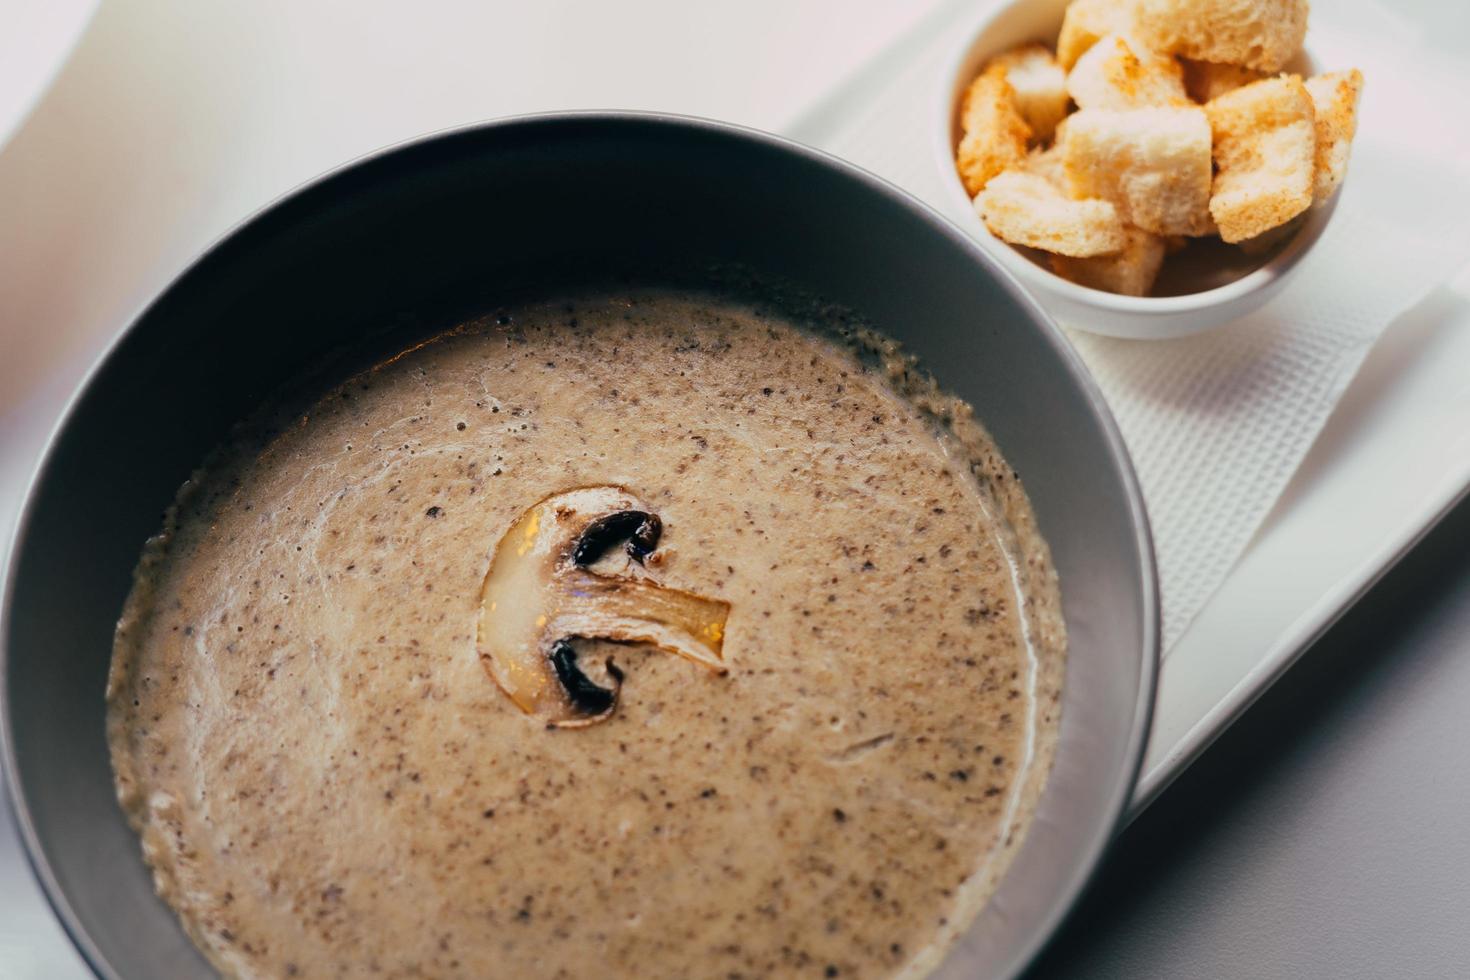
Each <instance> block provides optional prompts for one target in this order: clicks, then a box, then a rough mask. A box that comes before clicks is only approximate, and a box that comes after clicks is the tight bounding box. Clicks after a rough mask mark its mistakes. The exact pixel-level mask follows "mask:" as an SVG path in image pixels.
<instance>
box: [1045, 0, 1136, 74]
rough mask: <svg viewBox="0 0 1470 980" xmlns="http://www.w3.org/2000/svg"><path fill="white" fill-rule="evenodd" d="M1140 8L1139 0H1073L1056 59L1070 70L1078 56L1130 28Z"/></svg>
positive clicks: (1069, 5) (1058, 38) (1065, 17)
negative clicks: (1110, 36) (1106, 38)
mask: <svg viewBox="0 0 1470 980" xmlns="http://www.w3.org/2000/svg"><path fill="white" fill-rule="evenodd" d="M1137 7H1138V0H1072V2H1071V3H1069V4H1068V5H1067V12H1066V14H1064V15H1063V16H1062V33H1061V35H1060V36H1058V37H1057V61H1059V62H1061V65H1062V67H1063V68H1065V69H1067V70H1068V71H1071V70H1072V66H1073V65H1075V64H1076V63H1077V59H1078V58H1080V57H1082V56H1083V55H1084V54H1086V53H1087V49H1088V48H1090V47H1092V46H1093V45H1094V44H1096V43H1097V42H1098V41H1099V40H1101V39H1102V38H1105V37H1107V36H1108V35H1109V34H1126V33H1128V32H1129V31H1131V30H1132V29H1133V21H1134V18H1135V17H1136V16H1137Z"/></svg>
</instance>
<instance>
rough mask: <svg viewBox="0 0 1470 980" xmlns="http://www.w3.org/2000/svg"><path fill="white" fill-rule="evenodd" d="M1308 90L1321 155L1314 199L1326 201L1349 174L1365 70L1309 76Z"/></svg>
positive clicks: (1314, 201)
mask: <svg viewBox="0 0 1470 980" xmlns="http://www.w3.org/2000/svg"><path fill="white" fill-rule="evenodd" d="M1306 85H1307V93H1308V94H1309V95H1311V97H1312V107H1313V109H1315V110H1316V118H1317V157H1316V163H1315V170H1314V174H1313V183H1312V199H1313V203H1315V204H1323V203H1325V202H1326V201H1327V199H1328V198H1329V197H1331V196H1332V192H1333V191H1335V190H1337V187H1338V185H1339V184H1341V183H1342V178H1343V177H1344V176H1346V174H1347V165H1348V154H1349V152H1350V151H1351V150H1352V143H1353V135H1354V134H1355V133H1356V132H1357V131H1358V98H1359V96H1361V95H1362V93H1363V73H1362V72H1360V71H1358V70H1357V69H1356V68H1354V69H1353V70H1352V71H1334V72H1330V73H1328V74H1326V75H1318V76H1317V77H1316V78H1309V79H1307V82H1306Z"/></svg>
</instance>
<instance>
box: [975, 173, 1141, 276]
mask: <svg viewBox="0 0 1470 980" xmlns="http://www.w3.org/2000/svg"><path fill="white" fill-rule="evenodd" d="M975 211H976V213H978V214H979V215H980V218H981V220H983V221H984V222H985V227H987V228H989V229H990V231H991V233H993V234H994V235H995V236H996V237H997V238H1000V239H1002V240H1003V241H1007V242H1010V243H1011V244H1012V245H1026V246H1029V247H1031V248H1039V249H1044V250H1046V251H1048V252H1054V253H1057V254H1060V255H1075V256H1088V255H1104V254H1106V253H1109V252H1116V251H1118V250H1119V249H1121V248H1122V247H1123V246H1124V244H1125V243H1126V240H1125V237H1124V234H1123V222H1122V221H1121V220H1120V219H1119V218H1118V211H1117V209H1116V208H1114V207H1113V206H1112V205H1111V204H1109V203H1108V202H1107V201H1095V200H1094V201H1074V200H1072V199H1071V198H1070V197H1068V196H1067V195H1066V193H1065V192H1064V191H1063V190H1062V189H1061V188H1060V187H1058V186H1057V185H1056V184H1053V183H1052V182H1051V181H1049V180H1047V179H1046V178H1045V177H1043V176H1041V175H1040V174H1036V173H1027V172H1025V171H1023V170H1007V171H1006V172H1005V173H1003V174H1000V175H999V176H997V177H994V178H992V179H991V181H990V183H988V184H987V185H985V190H983V191H981V192H980V194H979V196H977V197H976V198H975Z"/></svg>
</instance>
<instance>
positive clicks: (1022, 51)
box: [991, 44, 1067, 143]
mask: <svg viewBox="0 0 1470 980" xmlns="http://www.w3.org/2000/svg"><path fill="white" fill-rule="evenodd" d="M991 64H996V65H1001V66H1002V67H1004V68H1005V72H1006V81H1008V82H1010V83H1011V90H1012V92H1014V93H1015V99H1016V108H1017V109H1018V110H1020V113H1021V118H1022V119H1024V120H1026V125H1028V126H1030V127H1031V137H1032V139H1034V140H1036V141H1038V142H1042V143H1044V142H1046V141H1047V140H1050V139H1051V138H1052V133H1053V132H1055V130H1056V128H1057V123H1059V122H1061V121H1062V117H1063V116H1065V115H1066V114H1067V73H1066V72H1065V71H1063V70H1062V66H1061V65H1059V64H1057V60H1056V59H1055V58H1053V57H1052V54H1051V49H1049V48H1048V47H1046V45H1044V44H1023V45H1021V46H1020V47H1018V48H1012V49H1011V50H1010V51H1007V52H1006V53H1005V54H1003V55H1001V56H1000V57H998V58H996V59H995V60H994V61H993V62H991Z"/></svg>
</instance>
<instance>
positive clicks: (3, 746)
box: [0, 110, 1162, 980]
mask: <svg viewBox="0 0 1470 980" xmlns="http://www.w3.org/2000/svg"><path fill="white" fill-rule="evenodd" d="M588 123H604V124H611V125H627V126H645V127H653V128H663V129H667V130H668V131H677V130H681V129H684V130H692V131H694V132H697V133H704V134H710V135H715V136H720V137H724V138H726V139H731V140H735V141H743V142H746V143H751V144H754V145H756V146H760V147H763V148H765V149H770V150H776V151H778V152H781V153H785V154H788V155H790V156H793V157H796V158H798V159H801V160H804V161H807V162H809V163H813V164H817V165H819V166H822V167H825V168H828V169H832V170H836V171H837V172H839V173H840V174H841V175H843V176H845V177H846V178H848V179H849V180H853V181H855V182H857V183H859V184H861V185H863V186H864V187H865V188H866V189H867V190H868V191H870V192H871V193H873V194H875V195H878V196H880V197H884V198H887V199H888V200H889V202H890V203H893V204H896V205H899V206H901V207H903V208H906V209H908V210H910V211H912V212H914V213H915V214H917V215H918V216H919V217H920V218H922V219H923V220H924V221H925V223H926V224H928V225H929V226H930V227H931V229H932V230H933V231H934V232H936V233H937V234H939V235H941V236H943V237H944V238H946V239H948V240H949V241H950V243H951V244H953V245H954V246H956V247H957V248H959V249H960V250H962V251H963V252H965V253H967V254H968V255H970V256H971V257H972V258H973V259H975V260H976V261H977V262H978V263H979V264H980V265H981V266H982V267H984V268H985V269H986V270H987V271H989V272H990V273H991V274H992V275H993V276H994V277H995V279H996V282H997V284H998V285H999V286H1000V288H1001V289H1002V290H1003V291H1004V292H1005V293H1006V294H1007V295H1008V296H1009V298H1010V299H1011V300H1012V301H1014V302H1015V303H1016V305H1017V306H1018V307H1019V308H1020V310H1021V311H1022V313H1023V314H1024V315H1026V316H1028V317H1029V319H1030V320H1031V322H1032V325H1033V327H1034V328H1035V329H1036V330H1037V331H1038V332H1039V333H1040V335H1041V337H1042V339H1043V340H1044V341H1045V342H1046V343H1047V344H1048V345H1049V346H1050V347H1051V348H1052V350H1053V352H1054V353H1055V354H1056V356H1057V358H1058V360H1059V361H1060V362H1061V365H1062V369H1063V370H1064V371H1065V372H1066V373H1067V374H1068V375H1069V376H1070V378H1071V381H1072V383H1073V384H1075V385H1077V388H1078V391H1079V392H1080V393H1081V395H1082V396H1083V399H1084V401H1085V403H1086V405H1087V409H1088V410H1089V411H1090V412H1091V413H1092V415H1093V416H1094V418H1095V419H1096V420H1097V422H1098V425H1099V428H1100V429H1101V432H1102V437H1103V440H1104V443H1105V446H1106V449H1107V452H1108V454H1109V456H1110V457H1111V458H1112V459H1113V460H1114V462H1115V463H1116V465H1117V467H1118V473H1119V477H1120V480H1121V484H1122V487H1121V489H1122V491H1123V495H1124V499H1125V502H1126V509H1127V512H1128V514H1129V517H1130V521H1131V524H1132V527H1131V528H1130V531H1131V535H1130V536H1131V537H1132V539H1133V545H1134V548H1135V549H1136V551H1137V553H1138V556H1139V571H1140V573H1141V574H1140V577H1139V580H1138V582H1137V583H1136V584H1137V586H1138V595H1139V600H1140V605H1141V609H1142V614H1143V615H1142V641H1143V642H1142V650H1141V658H1140V663H1139V677H1138V685H1137V691H1136V692H1135V694H1134V699H1133V709H1132V711H1133V716H1132V718H1131V719H1130V721H1129V725H1128V734H1127V739H1126V741H1125V744H1124V746H1123V755H1122V757H1123V759H1124V760H1125V761H1124V766H1123V769H1122V771H1121V772H1120V773H1119V776H1118V778H1117V779H1116V780H1115V782H1114V784H1113V785H1112V787H1111V788H1110V790H1109V792H1108V794H1107V796H1106V798H1105V802H1104V806H1103V808H1102V812H1101V816H1100V818H1099V819H1098V820H1097V821H1096V822H1095V823H1094V825H1093V827H1092V828H1091V830H1090V832H1089V833H1088V834H1086V835H1085V838H1084V844H1083V845H1082V847H1081V848H1080V849H1079V856H1078V859H1077V860H1076V861H1075V862H1074V863H1073V864H1072V866H1071V867H1070V869H1069V870H1068V871H1067V873H1066V874H1065V875H1064V876H1062V879H1061V881H1062V884H1061V887H1059V888H1057V889H1056V890H1055V891H1054V892H1053V894H1052V895H1051V896H1050V897H1049V899H1048V900H1047V906H1046V911H1045V913H1044V914H1042V915H1040V916H1038V918H1037V919H1036V921H1035V923H1034V924H1033V926H1032V928H1031V929H1030V931H1029V935H1028V936H1027V937H1026V939H1025V941H1024V942H1023V943H1022V944H1021V945H1020V946H1018V948H1017V953H1016V956H1015V958H1014V960H1013V961H1012V962H1011V963H1008V964H1005V965H1003V967H1002V972H1001V973H1000V974H999V976H1003V977H1014V976H1016V975H1018V974H1019V973H1020V972H1021V971H1022V970H1023V969H1024V968H1025V967H1026V966H1027V965H1028V964H1029V963H1030V962H1031V961H1033V960H1034V959H1035V958H1036V956H1037V954H1038V953H1039V952H1040V951H1041V949H1042V948H1043V947H1044V946H1045V945H1046V944H1047V943H1048V942H1049V941H1050V940H1051V938H1052V936H1053V935H1054V934H1055V932H1056V930H1057V928H1058V927H1059V926H1060V924H1061V922H1062V921H1063V920H1064V919H1065V918H1066V917H1067V916H1068V915H1070V913H1071V911H1072V909H1073V908H1074V907H1075V906H1076V904H1077V902H1078V900H1079V899H1080V898H1081V896H1082V894H1083V892H1084V891H1085V890H1086V888H1087V886H1088V885H1089V884H1090V883H1091V882H1092V880H1093V878H1094V877H1095V875H1096V874H1097V871H1098V868H1099V865H1100V863H1101V859H1102V856H1103V853H1104V852H1105V850H1106V849H1107V847H1108V846H1109V844H1110V843H1111V842H1112V841H1113V839H1114V838H1115V836H1116V835H1117V833H1118V832H1119V831H1120V830H1121V829H1122V827H1123V826H1124V825H1125V824H1126V821H1127V818H1128V814H1129V809H1128V808H1129V804H1130V802H1131V801H1132V798H1133V793H1134V790H1135V788H1136V786H1137V782H1138V777H1139V773H1140V772H1141V770H1142V765H1143V756H1144V750H1145V749H1146V747H1147V744H1148V736H1149V731H1150V726H1151V724H1152V720H1153V713H1154V700H1155V694H1156V691H1157V687H1158V675H1159V671H1160V652H1161V651H1160V643H1161V635H1162V630H1161V622H1162V619H1161V617H1162V610H1161V605H1160V601H1159V577H1158V562H1157V556H1156V555H1155V552H1154V546H1153V532H1152V528H1151V525H1150V522H1149V518H1148V512H1147V509H1146V507H1145V504H1144V498H1143V491H1142V488H1141V485H1140V484H1139V481H1138V476H1137V472H1136V470H1135V468H1134V465H1133V460H1132V457H1131V456H1130V455H1129V453H1128V449H1127V446H1126V444H1125V443H1124V441H1123V437H1122V432H1121V430H1120V429H1119V428H1118V424H1117V421H1116V420H1115V419H1114V417H1113V414H1112V411H1111V410H1110V409H1109V408H1108V405H1107V402H1106V401H1105V400H1104V398H1103V395H1102V391H1101V389H1100V388H1099V387H1098V386H1097V384H1096V382H1095V381H1094V380H1093V379H1092V376H1091V374H1090V373H1089V372H1088V371H1087V369H1086V367H1085V366H1084V365H1083V363H1082V360H1081V358H1080V357H1079V356H1078V354H1077V353H1076V351H1075V350H1074V349H1073V347H1072V345H1071V343H1070V342H1069V341H1068V340H1067V339H1066V337H1065V335H1064V334H1063V333H1062V330H1061V328H1060V327H1059V326H1058V325H1057V324H1056V322H1055V321H1054V320H1053V319H1052V318H1051V316H1050V315H1049V314H1048V313H1047V312H1046V311H1045V310H1044V309H1043V308H1042V307H1041V305H1040V304H1039V303H1038V302H1037V301H1036V299H1035V298H1034V297H1033V296H1032V295H1031V294H1030V293H1029V292H1028V291H1027V290H1026V289H1024V288H1023V287H1022V286H1021V284H1020V283H1019V282H1018V281H1017V280H1016V278H1015V276H1013V275H1012V274H1011V273H1010V272H1009V271H1008V270H1007V269H1006V268H1005V267H1004V266H1003V265H1002V264H1001V263H999V262H998V261H997V260H996V259H995V257H994V256H992V255H991V254H990V253H989V252H988V251H987V250H986V249H985V248H983V247H981V246H980V245H979V244H978V243H977V242H976V241H975V240H974V239H973V238H972V237H971V236H970V235H968V234H966V233H965V232H964V231H963V230H962V229H961V228H959V227H958V226H957V225H956V224H955V223H954V222H952V221H950V220H949V219H948V218H946V217H945V216H944V215H942V214H941V213H940V212H939V211H938V210H937V209H935V208H934V207H932V206H930V205H929V204H927V203H925V202H923V201H921V200H919V199H918V198H917V197H915V196H914V195H912V194H910V193H908V192H907V191H905V190H903V189H902V188H900V187H898V186H897V185H895V184H893V183H891V182H889V181H887V180H884V179H883V178H881V177H879V176H877V175H875V174H873V173H871V172H869V171H867V170H864V169H863V168H861V167H858V166H857V165H855V164H852V163H849V162H848V161H846V160H843V159H841V158H840V157H837V156H834V155H832V154H830V153H827V152H825V151H823V150H819V149H816V148H814V147H811V146H808V145H806V144H803V143H800V142H797V141H795V140H792V139H788V138H786V137H783V136H778V135H775V134H772V133H767V132H765V131H762V130H759V129H755V128H752V127H748V126H743V125H739V124H735V123H728V122H722V121H718V120H714V119H708V118H703V117H699V116H691V115H684V114H679V113H670V112H658V111H641V110H566V111H553V112H538V113H527V114H517V115H511V116H503V117H497V118H492V119H487V120H480V121H476V122H471V123H467V124H463V125H458V126H451V127H446V128H443V129H440V130H436V131H432V132H429V133H425V134H422V135H418V136H414V137H410V138H407V139H404V140H400V141H397V142H394V143H390V144H387V145H385V146H382V147H380V148H378V149H375V150H372V151H369V152H367V153H363V154H361V155H359V156H357V157H355V158H353V159H350V160H348V161H346V162H344V163H342V164H340V165H338V166H335V167H332V168H330V169H328V170H325V171H323V172H322V173H320V174H318V175H317V176H315V177H313V178H310V179H308V180H306V181H304V182H302V183H300V184H298V185H297V186H295V187H293V188H291V189H290V190H288V191H286V192H285V193H283V194H281V195H279V196H277V197H275V198H274V199H272V200H271V201H269V202H268V203H266V204H265V205H263V206H262V207H260V208H258V209H256V210H255V211H253V212H251V213H250V214H248V215H246V216H245V217H244V218H242V219H241V220H240V221H238V222H236V223H235V224H234V225H233V226H231V227H230V228H229V229H228V230H226V231H225V232H224V233H223V234H221V235H220V236H219V237H218V238H216V239H215V240H214V241H212V242H211V243H209V244H208V245H207V246H205V247H204V248H203V249H202V250H200V251H199V252H198V253H197V254H196V255H195V256H194V257H193V258H192V259H191V260H190V261H188V262H187V263H186V264H184V265H182V266H181V267H180V269H179V271H178V272H177V273H176V274H175V275H174V276H173V277H171V278H170V279H169V280H168V282H167V283H165V284H164V285H163V286H162V287H161V288H160V289H159V290H158V292H157V293H156V294H154V295H153V296H152V297H151V298H150V299H148V300H146V301H145V302H144V303H143V304H141V305H140V307H139V308H138V311H137V312H136V313H135V314H134V315H133V316H131V317H129V318H128V319H127V320H126V322H125V325H124V326H122V327H121V328H119V329H118V330H117V331H116V332H115V333H114V335H113V336H112V338H111V339H110V340H109V341H108V343H107V344H106V345H105V346H104V347H103V349H102V351H101V352H100V353H99V354H98V355H97V357H96V358H95V359H94V360H93V362H92V364H91V365H90V366H89V367H88V369H87V371H86V373H85V374H84V375H83V377H82V379H81V380H80V381H79V382H78V383H77V385H76V387H75V388H74V390H73V391H72V393H71V395H70V397H69V398H68V399H67V402H66V405H65V407H64V408H63V410H62V411H61V413H60V414H59V416H58V417H57V419H56V421H55V423H54V424H53V425H52V427H51V430H50V432H49V433H48V435H47V438H46V441H45V444H44V448H43V450H42V451H41V453H40V454H39V458H38V460H37V462H36V463H35V465H34V467H33V469H32V471H31V474H30V478H29V480H28V481H27V484H26V489H25V495H24V497H23V498H22V504H21V506H20V508H19V509H18V511H17V517H16V520H15V524H14V525H13V530H12V533H11V536H10V540H9V543H8V547H7V549H6V551H5V554H4V559H5V560H4V564H3V566H0V770H3V780H4V783H3V785H4V789H5V791H6V792H5V795H7V796H8V797H9V801H10V810H11V815H12V816H13V817H14V819H15V823H16V829H17V833H18V835H19V837H20V838H21V841H22V844H23V851H24V852H25V855H26V860H27V863H28V864H29V865H30V867H31V870H32V872H33V873H34V875H35V877H36V879H37V881H38V882H39V883H40V885H41V890H42V893H43V894H44V895H45V898H46V901H47V903H48V904H49V905H50V907H51V910H52V912H53V913H54V914H55V916H56V918H57V920H58V921H59V922H60V924H61V926H62V928H63V930H64V931H65V932H66V934H67V937H68V938H69V939H70V940H71V942H72V944H73V946H74V947H75V948H76V949H77V951H78V952H79V953H80V954H81V957H82V959H83V960H84V961H85V962H86V965H87V967H88V968H89V969H90V970H91V972H92V973H93V974H94V975H96V976H98V977H105V978H108V980H113V978H116V980H124V978H122V977H121V976H120V975H119V974H118V973H117V972H116V971H115V970H114V969H113V967H112V965H111V963H110V962H109V961H108V958H107V956H106V955H105V954H104V953H103V951H102V950H101V949H100V948H99V947H98V946H97V945H96V943H95V942H94V941H93V939H92V937H91V936H90V934H89V933H88V931H87V929H86V926H85V925H84V923H83V922H82V920H81V917H80V916H79V915H78V914H77V912H76V910H75V909H74V908H73V906H72V904H71V902H70V900H69V898H68V896H67V893H66V891H65V889H64V888H63V886H62V885H61V882H60V880H59V878H58V877H57V875H56V873H55V870H54V869H53V868H52V866H51V862H50V861H49V859H48V858H47V857H46V853H45V850H44V849H43V847H42V842H41V835H40V832H39V831H38V829H37V823H36V820H35V817H34V815H33V813H32V812H31V807H30V803H29V801H28V799H27V798H26V795H25V790H24V787H23V786H22V784H21V780H20V776H19V769H18V765H17V761H18V760H17V755H16V746H15V737H14V734H13V732H12V724H13V718H12V715H11V710H10V703H11V697H12V694H13V692H12V691H11V690H10V686H9V676H10V671H9V664H10V655H11V650H10V642H11V641H10V623H11V619H12V616H13V609H14V604H15V601H16V574H15V573H16V567H17V564H18V562H19V559H20V555H21V553H22V551H23V550H24V549H25V546H26V544H27V541H28V539H29V537H30V536H31V534H32V533H33V532H32V531H31V524H32V522H33V519H34V516H35V511H36V510H37V508H38V506H39V503H38V497H39V493H40V488H41V486H42V484H43V483H44V482H45V480H46V479H47V477H48V476H49V475H50V473H51V471H52V469H53V468H54V466H55V465H56V459H55V457H56V455H57V453H58V446H59V443H60V442H61V440H62V437H63V436H64V435H65V434H66V432H67V430H68V429H69V428H70V427H71V426H72V424H73V422H74V421H75V419H76V416H77V415H78V414H79V412H80V410H81V405H82V402H83V401H84V399H85V396H86V395H87V394H88V392H90V391H91V389H92V388H93V386H94V384H95V383H96V381H97V379H98V377H99V375H100V374H101V373H102V372H103V370H104V369H105V368H106V366H107V365H108V364H109V363H110V362H111V360H112V359H113V357H114V355H115V353H116V352H117V350H118V349H119V348H120V347H121V346H122V344H123V342H124V341H125V340H126V339H127V338H128V337H129V336H130V335H131V334H132V333H133V332H134V331H135V330H137V329H139V327H140V325H141V324H142V323H144V322H145V321H146V320H147V319H148V317H149V316H150V314H151V313H152V312H153V310H154V309H155V308H156V307H158V306H159V305H160V303H161V302H162V301H163V300H165V299H166V298H167V296H168V295H169V294H170V293H171V292H172V290H173V288H174V287H175V285H176V284H177V283H179V282H180V281H181V280H183V279H184V278H185V277H186V276H188V275H189V274H191V273H192V272H194V271H195V270H196V269H197V268H199V267H200V266H201V265H203V264H204V263H205V262H206V260H208V259H210V258H211V257H212V256H214V255H215V254H216V253H217V252H220V251H222V250H223V249H224V248H225V247H226V246H227V244H228V243H230V242H231V241H232V240H233V239H234V238H235V237H236V236H237V235H240V234H241V233H243V232H244V231H245V230H246V229H247V228H249V227H251V226H253V225H255V224H256V223H257V222H259V221H261V220H262V219H264V218H266V217H267V216H268V215H270V214H272V213H273V212H275V211H277V210H278V209H281V208H284V207H285V206H287V205H288V204H290V203H292V202H296V201H298V200H299V199H301V198H304V197H305V196H307V195H308V194H310V193H312V192H314V191H318V190H321V189H323V188H324V187H325V186H326V185H328V184H331V183H332V182H334V181H336V180H338V179H339V178H342V177H343V176H344V175H347V174H350V173H352V172H354V171H356V170H357V169H358V168H359V167H361V166H363V165H365V164H368V163H371V162H373V161H381V160H385V159H387V158H391V157H394V156H396V155H401V156H403V157H405V158H406V157H407V153H406V152H405V151H409V150H412V149H414V148H417V147H421V146H424V145H426V144H430V143H434V142H439V141H450V140H453V139H455V138H457V137H461V136H467V135H472V134H475V133H479V132H485V131H492V130H516V129H526V130H535V129H540V128H546V129H551V130H553V131H554V130H555V129H557V128H558V127H561V126H566V125H569V124H571V125H576V124H588ZM1002 880H1004V879H1002ZM982 914H983V912H982ZM946 958H947V955H946Z"/></svg>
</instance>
